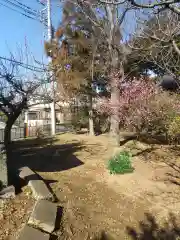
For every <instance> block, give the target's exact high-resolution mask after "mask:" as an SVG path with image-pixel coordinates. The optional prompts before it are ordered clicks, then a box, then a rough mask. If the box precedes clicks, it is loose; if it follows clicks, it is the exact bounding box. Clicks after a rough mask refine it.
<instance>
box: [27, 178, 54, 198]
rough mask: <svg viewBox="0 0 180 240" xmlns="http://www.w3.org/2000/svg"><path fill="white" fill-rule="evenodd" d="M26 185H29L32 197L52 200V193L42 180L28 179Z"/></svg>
mask: <svg viewBox="0 0 180 240" xmlns="http://www.w3.org/2000/svg"><path fill="white" fill-rule="evenodd" d="M28 186H30V188H31V190H32V194H33V197H34V198H35V199H36V200H40V199H48V200H51V201H54V196H53V194H52V193H51V192H50V191H49V189H48V187H47V186H46V184H45V182H44V181H43V180H30V181H29V182H28Z"/></svg>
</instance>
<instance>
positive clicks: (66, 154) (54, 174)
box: [12, 134, 180, 240]
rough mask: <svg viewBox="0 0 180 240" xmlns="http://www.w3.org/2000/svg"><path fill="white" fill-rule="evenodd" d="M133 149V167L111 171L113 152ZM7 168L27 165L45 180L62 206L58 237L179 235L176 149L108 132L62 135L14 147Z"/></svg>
mask: <svg viewBox="0 0 180 240" xmlns="http://www.w3.org/2000/svg"><path fill="white" fill-rule="evenodd" d="M123 148H126V149H128V150H130V151H131V152H133V155H134V156H133V158H132V163H133V166H134V168H135V171H134V172H133V173H131V174H126V175H110V174H109V172H108V171H107V168H106V164H107V161H108V159H109V158H110V157H111V156H112V155H113V154H114V153H115V152H117V151H120V150H122V149H123ZM13 157H14V159H16V161H13V162H12V166H14V167H15V166H16V167H22V166H25V165H28V166H29V167H30V168H32V169H33V170H34V171H37V172H39V173H40V175H41V176H42V177H43V178H44V179H46V180H47V182H48V184H50V186H51V187H52V189H53V191H54V192H55V194H56V196H57V198H58V199H59V205H60V206H62V207H63V214H62V219H61V224H60V230H57V231H56V235H57V238H58V239H64V240H65V239H68V240H70V239H77V240H86V239H101V240H103V239H108V240H111V239H118V240H119V239H141V240H143V239H155V240H156V239H172V240H174V239H179V238H178V237H179V236H180V226H179V225H178V223H179V222H180V221H179V220H180V201H179V195H180V149H179V148H178V147H176V148H172V147H170V146H161V145H151V146H150V145H147V144H143V143H138V146H137V142H133V141H130V142H128V143H127V144H125V145H124V146H123V147H121V148H115V147H114V146H113V144H112V142H111V141H110V140H109V138H108V137H107V136H97V137H90V136H87V135H73V134H62V135H60V136H59V137H58V138H57V140H56V141H51V142H45V143H44V144H43V143H42V142H40V143H39V144H35V145H32V143H31V141H29V142H28V141H27V144H25V145H22V144H20V145H19V146H16V147H15V150H14V151H13ZM13 164H14V165H13Z"/></svg>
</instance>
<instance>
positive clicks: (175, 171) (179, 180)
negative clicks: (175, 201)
mask: <svg viewBox="0 0 180 240" xmlns="http://www.w3.org/2000/svg"><path fill="white" fill-rule="evenodd" d="M165 163H166V164H167V165H168V166H169V167H170V168H171V169H172V171H171V172H167V173H166V175H167V176H168V181H169V182H170V183H173V184H175V185H178V186H180V166H178V165H177V164H176V163H171V162H165Z"/></svg>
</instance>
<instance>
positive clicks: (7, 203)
mask: <svg viewBox="0 0 180 240" xmlns="http://www.w3.org/2000/svg"><path fill="white" fill-rule="evenodd" d="M1 203H2V202H1ZM33 205H34V200H33V199H31V197H30V196H28V191H27V189H26V188H24V192H22V193H20V194H18V195H17V197H16V198H15V199H9V200H4V201H3V203H2V204H1V206H0V240H10V239H13V238H11V237H16V236H18V233H19V231H20V230H21V228H22V227H23V226H24V225H25V224H26V222H27V220H28V218H29V216H30V213H31V211H32V208H33Z"/></svg>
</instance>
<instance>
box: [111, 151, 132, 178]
mask: <svg viewBox="0 0 180 240" xmlns="http://www.w3.org/2000/svg"><path fill="white" fill-rule="evenodd" d="M108 169H109V171H110V174H125V173H132V172H133V171H134V168H133V167H132V164H131V155H130V153H128V152H126V151H123V152H120V153H118V154H116V155H115V156H114V157H113V158H111V159H110V160H109V162H108Z"/></svg>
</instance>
